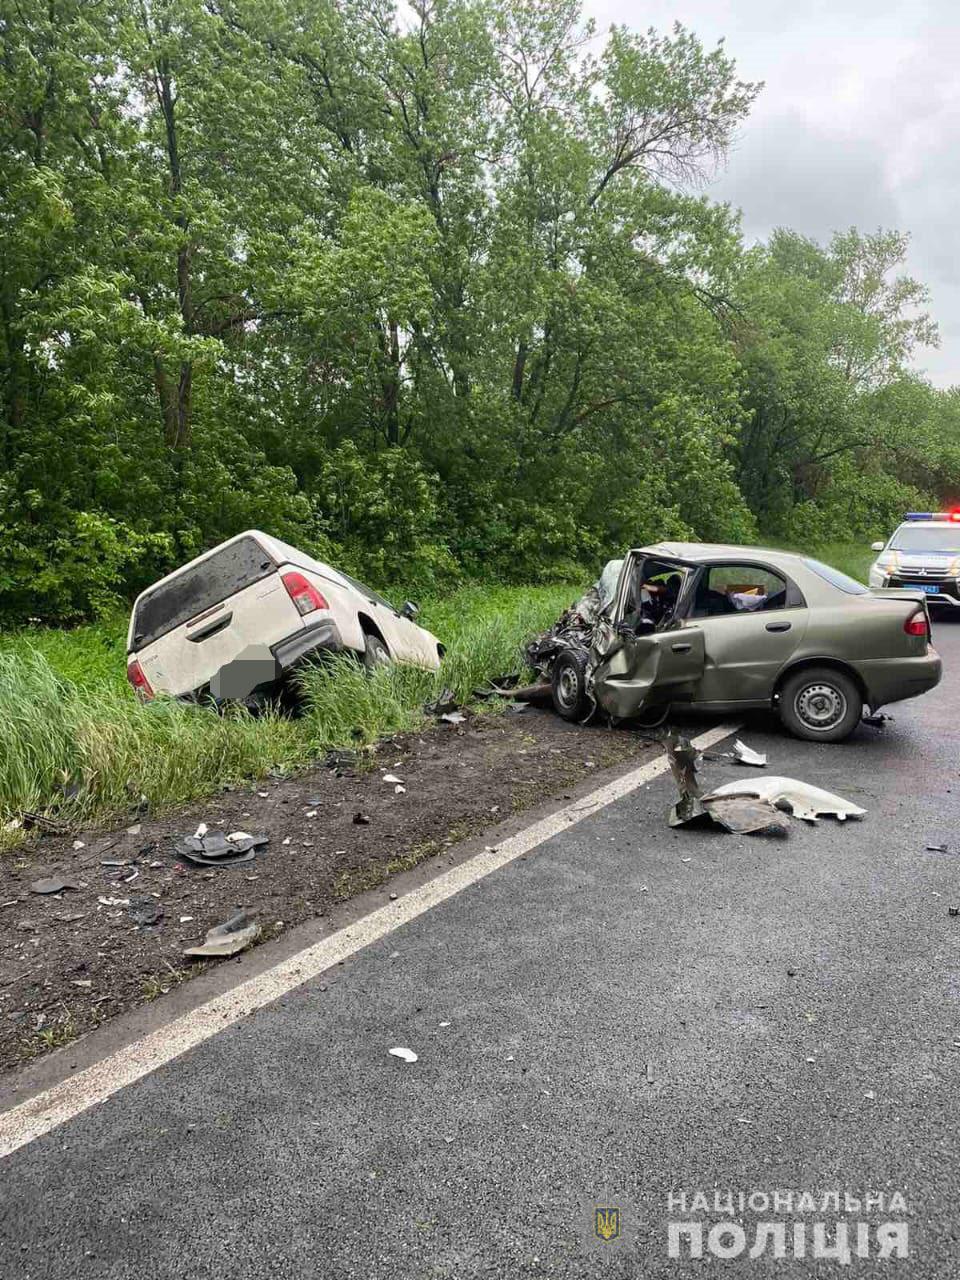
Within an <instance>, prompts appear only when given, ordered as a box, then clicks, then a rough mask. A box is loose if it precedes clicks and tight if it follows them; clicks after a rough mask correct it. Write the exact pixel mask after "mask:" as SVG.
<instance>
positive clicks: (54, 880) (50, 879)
mask: <svg viewBox="0 0 960 1280" xmlns="http://www.w3.org/2000/svg"><path fill="white" fill-rule="evenodd" d="M80 887H81V885H80V882H79V881H78V880H70V879H68V878H67V877H66V876H47V877H46V878H45V879H43V880H34V882H33V884H32V885H31V886H30V892H31V893H42V894H48V893H62V892H63V890H64V889H79V888H80Z"/></svg>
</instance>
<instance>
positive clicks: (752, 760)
mask: <svg viewBox="0 0 960 1280" xmlns="http://www.w3.org/2000/svg"><path fill="white" fill-rule="evenodd" d="M701 759H703V760H709V761H711V762H718V763H719V762H720V761H722V760H732V761H733V763H734V764H746V765H752V766H753V767H755V768H757V769H765V768H766V767H767V757H766V756H765V755H761V754H760V752H759V751H754V750H753V748H752V747H748V746H747V744H746V743H745V742H741V741H740V739H739V738H738V739H737V740H736V742H735V743H734V744H733V750H732V751H706V752H704V754H703V755H702V757H701Z"/></svg>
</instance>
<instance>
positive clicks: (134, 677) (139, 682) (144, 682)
mask: <svg viewBox="0 0 960 1280" xmlns="http://www.w3.org/2000/svg"><path fill="white" fill-rule="evenodd" d="M127 679H128V680H129V681H130V683H131V684H132V685H133V691H134V693H135V694H136V695H137V697H138V698H143V699H144V700H145V701H149V700H150V699H151V698H152V697H153V690H152V689H151V688H150V681H149V680H148V679H147V677H146V676H145V675H144V674H143V667H141V665H140V663H139V662H138V661H137V660H136V658H134V660H133V661H132V662H130V663H128V664H127Z"/></svg>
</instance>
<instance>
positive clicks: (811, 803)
mask: <svg viewBox="0 0 960 1280" xmlns="http://www.w3.org/2000/svg"><path fill="white" fill-rule="evenodd" d="M726 796H749V797H751V798H752V799H754V800H766V801H767V802H768V803H770V804H772V805H775V806H776V807H777V808H778V809H787V810H789V812H790V813H792V814H793V816H794V817H795V818H802V819H803V820H804V821H805V822H816V821H817V819H818V818H820V817H824V816H828V817H832V818H836V819H837V820H838V821H840V822H844V821H845V820H846V819H847V818H862V817H863V815H864V814H865V813H866V809H862V808H861V807H860V806H859V805H857V804H854V803H853V802H852V801H850V800H844V798H843V797H842V796H837V795H834V794H833V792H831V791H824V790H823V788H822V787H814V786H811V785H810V783H809V782H799V781H798V780H797V779H796V778H759V779H753V780H751V781H750V782H726V783H724V785H723V786H722V787H717V788H716V789H715V790H714V791H712V792H711V793H710V795H709V796H704V797H703V803H704V805H705V806H707V807H709V802H710V801H711V800H713V799H715V798H716V797H726Z"/></svg>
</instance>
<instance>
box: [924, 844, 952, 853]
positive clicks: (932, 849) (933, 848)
mask: <svg viewBox="0 0 960 1280" xmlns="http://www.w3.org/2000/svg"><path fill="white" fill-rule="evenodd" d="M947 852H949V850H948V849H947V846H946V845H945V844H928V845H927V853H947Z"/></svg>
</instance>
